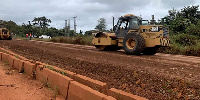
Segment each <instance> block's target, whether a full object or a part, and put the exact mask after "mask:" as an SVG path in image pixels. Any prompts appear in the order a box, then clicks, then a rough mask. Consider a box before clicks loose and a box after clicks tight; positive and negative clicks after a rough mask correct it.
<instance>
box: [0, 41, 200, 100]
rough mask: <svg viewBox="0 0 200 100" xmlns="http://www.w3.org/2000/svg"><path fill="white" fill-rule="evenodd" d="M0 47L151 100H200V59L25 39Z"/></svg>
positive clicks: (1, 42) (7, 42)
mask: <svg viewBox="0 0 200 100" xmlns="http://www.w3.org/2000/svg"><path fill="white" fill-rule="evenodd" d="M0 47H3V48H5V49H9V50H11V51H13V52H15V53H18V54H20V55H22V56H25V57H26V58H29V59H32V60H38V61H42V62H45V63H48V64H51V65H55V66H58V67H61V68H63V69H67V70H70V71H73V72H76V73H79V74H82V75H86V76H88V77H91V78H93V79H97V80H100V81H102V82H106V83H108V85H109V87H114V88H118V89H121V90H123V91H126V92H130V93H132V94H136V95H139V96H142V97H146V98H148V99H151V100H161V99H162V100H165V99H166V100H168V99H196V100H198V99H200V57H191V56H181V55H169V54H156V55H155V56H146V55H141V56H134V55H126V54H125V53H124V52H123V51H122V50H121V51H115V52H111V51H99V50H96V49H95V48H94V47H92V46H82V45H72V44H61V43H46V42H36V41H25V40H12V41H0Z"/></svg>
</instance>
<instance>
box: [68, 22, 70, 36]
mask: <svg viewBox="0 0 200 100" xmlns="http://www.w3.org/2000/svg"><path fill="white" fill-rule="evenodd" d="M69 34H70V19H68V34H67V36H68V37H69Z"/></svg>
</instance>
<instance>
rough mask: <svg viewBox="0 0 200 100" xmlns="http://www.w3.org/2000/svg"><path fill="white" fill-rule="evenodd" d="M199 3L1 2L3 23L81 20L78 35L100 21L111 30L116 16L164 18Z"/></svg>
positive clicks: (129, 0) (115, 0)
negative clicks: (37, 20) (9, 21)
mask: <svg viewBox="0 0 200 100" xmlns="http://www.w3.org/2000/svg"><path fill="white" fill-rule="evenodd" d="M199 3H200V1H198V0H125V1H122V0H1V1H0V4H1V7H0V19H2V20H13V21H15V22H16V23H17V24H22V23H27V22H28V20H33V18H34V17H40V16H46V17H47V18H50V19H51V20H52V23H51V26H52V27H56V28H63V27H64V22H65V21H64V20H66V19H71V29H73V18H72V17H74V16H77V32H79V30H80V29H81V30H84V31H86V30H91V29H94V27H95V26H96V25H97V20H98V19H99V18H101V17H104V18H106V21H107V29H110V28H111V27H112V16H114V17H115V19H116V20H117V18H118V17H120V16H123V15H124V14H128V13H132V14H135V15H137V16H139V15H140V14H141V15H142V17H143V18H144V19H151V15H155V18H156V19H158V18H161V17H164V16H166V15H167V14H168V10H170V9H172V8H173V7H174V8H176V9H179V10H180V9H181V8H183V7H184V6H188V5H198V4H199Z"/></svg>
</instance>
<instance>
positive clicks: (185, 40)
mask: <svg viewBox="0 0 200 100" xmlns="http://www.w3.org/2000/svg"><path fill="white" fill-rule="evenodd" d="M197 40H198V38H197V37H195V36H193V35H188V34H178V35H174V36H172V37H171V41H173V42H175V43H178V44H180V45H182V46H192V45H196V44H197V43H196V41H197Z"/></svg>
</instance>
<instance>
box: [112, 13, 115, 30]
mask: <svg viewBox="0 0 200 100" xmlns="http://www.w3.org/2000/svg"><path fill="white" fill-rule="evenodd" d="M112 17H113V31H114V25H115V17H114V16H112Z"/></svg>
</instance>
